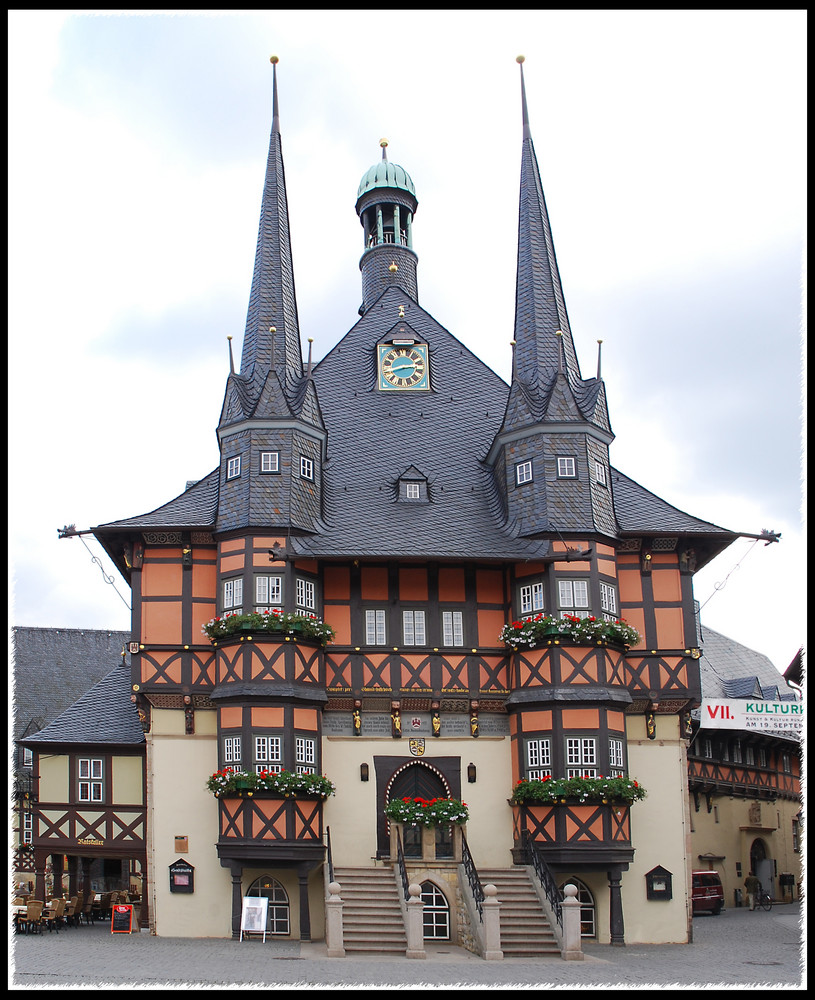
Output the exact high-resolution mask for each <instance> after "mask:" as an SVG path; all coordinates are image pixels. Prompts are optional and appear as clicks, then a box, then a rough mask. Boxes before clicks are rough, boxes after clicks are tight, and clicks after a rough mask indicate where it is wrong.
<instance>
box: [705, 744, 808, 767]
mask: <svg viewBox="0 0 815 1000" xmlns="http://www.w3.org/2000/svg"><path fill="white" fill-rule="evenodd" d="M718 751H719V759H720V760H723V761H731V760H732V762H733V763H734V764H750V765H753V766H758V767H767V749H766V747H756V746H754V745H753V744H752V743H747V744H746V745H743V744H742V741H741V740H734V741H733V742H732V743H730V742H728V741H726V740H725V741H722V742H721V743H720V744H719V746H718ZM702 756H703V757H706V758H707V759H708V760H712V759H713V757H714V743H713V740H712V739H710V737H707V736H705V737H703V739H702ZM781 769H782V770H783V771H785V772H787V773H790V772H791V771H792V758H791V757H790V755H789V754H788V753H782V754H781Z"/></svg>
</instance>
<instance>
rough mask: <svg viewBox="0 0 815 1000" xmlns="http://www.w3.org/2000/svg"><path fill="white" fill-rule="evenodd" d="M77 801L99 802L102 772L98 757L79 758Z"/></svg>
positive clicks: (100, 798)
mask: <svg viewBox="0 0 815 1000" xmlns="http://www.w3.org/2000/svg"><path fill="white" fill-rule="evenodd" d="M77 773H78V775H79V801H80V802H101V801H102V797H103V796H102V789H103V778H104V771H103V765H102V760H101V758H99V757H96V758H92V757H80V758H79V767H78V772H77Z"/></svg>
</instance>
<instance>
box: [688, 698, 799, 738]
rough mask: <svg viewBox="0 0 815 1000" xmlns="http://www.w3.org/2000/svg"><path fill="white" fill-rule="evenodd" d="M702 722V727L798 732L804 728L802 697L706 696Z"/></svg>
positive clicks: (700, 718)
mask: <svg viewBox="0 0 815 1000" xmlns="http://www.w3.org/2000/svg"><path fill="white" fill-rule="evenodd" d="M699 725H700V726H701V727H702V728H703V729H742V730H747V731H748V732H749V731H751V730H752V731H753V732H762V733H767V732H775V733H779V732H787V733H798V732H802V731H803V728H804V703H803V702H802V701H762V700H761V699H757V700H755V701H751V700H750V699H749V698H719V699H713V698H703V699H702V711H701V715H700V717H699Z"/></svg>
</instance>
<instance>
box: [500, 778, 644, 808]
mask: <svg viewBox="0 0 815 1000" xmlns="http://www.w3.org/2000/svg"><path fill="white" fill-rule="evenodd" d="M646 794H647V793H646V791H645V789H644V788H643V787H642V785H641V784H640V783H639V782H638V781H635V780H634V779H633V778H603V777H599V778H531V779H530V778H524V779H521V780H520V781H519V782H517V784H516V785H515V788H513V790H512V798H511V799H510V803H511V805H514V806H521V805H526V806H529V805H543V804H546V803H550V802H558V801H560V799H578V800H579V801H581V802H602V801H603V800H604V799H605V800H608V801H615V802H636V801H637V800H638V799H644V798H645V796H646Z"/></svg>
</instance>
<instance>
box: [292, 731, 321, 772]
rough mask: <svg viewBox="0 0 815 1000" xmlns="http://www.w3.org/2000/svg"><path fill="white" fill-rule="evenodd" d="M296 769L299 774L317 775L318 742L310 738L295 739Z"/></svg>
mask: <svg viewBox="0 0 815 1000" xmlns="http://www.w3.org/2000/svg"><path fill="white" fill-rule="evenodd" d="M294 767H295V770H296V771H297V773H298V774H315V773H316V771H317V741H316V740H314V739H312V738H311V737H310V736H296V737H295V738H294Z"/></svg>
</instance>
